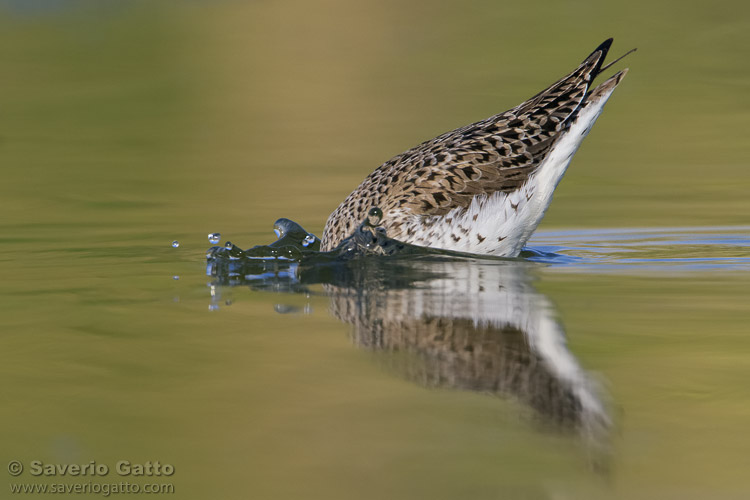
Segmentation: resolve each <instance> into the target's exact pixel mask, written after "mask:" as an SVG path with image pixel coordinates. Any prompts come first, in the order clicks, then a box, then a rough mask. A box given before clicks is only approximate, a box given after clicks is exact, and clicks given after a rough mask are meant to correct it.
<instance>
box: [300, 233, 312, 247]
mask: <svg viewBox="0 0 750 500" xmlns="http://www.w3.org/2000/svg"><path fill="white" fill-rule="evenodd" d="M313 243H315V235H314V234H308V235H307V236H305V239H304V240H302V246H303V247H309V246H310V245H312V244H313Z"/></svg>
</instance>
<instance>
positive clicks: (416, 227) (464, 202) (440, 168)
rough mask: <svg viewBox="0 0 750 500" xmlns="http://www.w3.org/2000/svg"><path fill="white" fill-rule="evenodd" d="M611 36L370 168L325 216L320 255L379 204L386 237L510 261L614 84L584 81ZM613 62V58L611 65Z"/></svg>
mask: <svg viewBox="0 0 750 500" xmlns="http://www.w3.org/2000/svg"><path fill="white" fill-rule="evenodd" d="M611 44H612V39H609V40H607V41H605V42H604V43H602V44H601V45H600V46H599V47H598V48H597V49H596V50H595V51H594V52H593V53H592V54H591V55H590V56H588V57H587V58H586V59H585V60H584V61H583V62H582V63H581V64H580V66H578V67H577V68H576V69H575V70H574V71H573V72H572V73H570V74H569V75H567V76H565V77H563V78H562V79H561V80H559V81H558V82H556V83H555V84H553V85H552V86H550V87H549V88H547V89H546V90H544V91H542V92H540V93H539V94H537V95H536V96H534V97H532V98H531V99H529V100H528V101H526V102H524V103H522V104H520V105H518V106H516V107H515V108H513V109H511V110H509V111H506V112H504V113H500V114H498V115H495V116H492V117H490V118H487V119H486V120H483V121H480V122H477V123H474V124H471V125H467V126H465V127H462V128H459V129H457V130H454V131H451V132H447V133H445V134H443V135H440V136H438V137H436V138H435V139H432V140H429V141H426V142H424V143H422V144H420V145H419V146H416V147H415V148H413V149H410V150H409V151H406V152H405V153H402V154H400V155H398V156H396V157H394V158H393V159H391V160H389V161H388V162H386V163H384V164H383V165H381V166H380V167H378V168H377V169H376V170H375V171H374V172H373V173H372V174H370V175H369V176H368V177H367V178H366V179H365V180H364V181H363V182H362V184H360V185H359V187H357V189H355V190H354V192H352V193H351V194H350V195H349V196H348V197H347V198H346V199H345V200H344V201H343V202H342V203H341V205H339V207H338V208H337V209H336V210H335V211H334V212H333V213H332V214H331V215H330V217H329V218H328V221H327V223H326V227H325V231H324V234H323V239H322V246H321V248H322V250H324V251H325V250H331V249H333V248H335V247H336V246H337V245H338V244H339V243H340V242H341V241H342V240H343V239H344V238H345V237H347V236H349V235H350V234H352V232H353V231H354V230H355V228H356V226H357V224H359V223H360V222H361V221H362V220H364V218H365V214H367V212H368V211H369V210H370V209H371V208H373V207H379V208H380V209H382V211H383V215H384V217H383V221H382V224H383V226H384V227H385V230H386V232H387V234H388V236H389V237H391V238H395V239H397V240H399V241H403V242H406V243H412V244H415V245H421V246H430V247H435V248H442V249H448V250H456V251H462V252H470V253H481V254H492V255H498V256H517V255H518V253H519V252H520V251H521V248H522V247H523V245H524V244H525V243H526V241H527V240H528V239H529V237H530V236H531V233H532V232H533V231H534V230H535V229H536V227H537V225H538V224H539V222H540V221H541V219H542V216H543V215H544V212H545V211H546V210H547V207H548V206H549V204H550V202H551V201H552V192H553V191H554V189H555V187H556V186H557V184H558V183H559V182H560V179H561V177H562V175H563V174H564V173H565V169H566V168H567V166H568V164H569V163H570V160H571V158H572V157H573V155H574V154H575V152H576V150H577V149H578V146H579V145H580V143H581V141H582V140H583V138H584V137H585V136H586V134H588V132H589V130H590V129H591V127H592V126H593V125H594V122H595V121H596V119H597V118H598V116H599V114H600V113H601V112H602V108H603V107H604V104H605V103H606V102H607V100H608V99H609V96H610V95H611V94H612V92H613V91H614V89H615V87H616V86H617V84H619V83H620V81H621V80H622V78H623V76H624V75H625V73H626V72H627V70H623V71H621V72H619V73H617V74H615V75H614V76H613V77H611V78H610V79H608V80H606V81H605V82H603V83H602V84H600V85H599V86H597V87H595V88H593V89H592V88H591V87H592V84H593V81H594V78H596V76H597V75H598V74H599V73H600V72H601V71H603V70H604V69H606V68H607V67H609V65H607V66H606V67H602V64H603V63H604V58H605V57H606V55H607V51H608V50H609V47H610V45H611ZM615 62H616V61H615Z"/></svg>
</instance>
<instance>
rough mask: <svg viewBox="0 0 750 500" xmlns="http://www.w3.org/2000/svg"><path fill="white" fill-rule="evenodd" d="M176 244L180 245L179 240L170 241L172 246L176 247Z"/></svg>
mask: <svg viewBox="0 0 750 500" xmlns="http://www.w3.org/2000/svg"><path fill="white" fill-rule="evenodd" d="M178 246H180V242H179V241H177V240H174V241H173V242H172V248H177V247H178Z"/></svg>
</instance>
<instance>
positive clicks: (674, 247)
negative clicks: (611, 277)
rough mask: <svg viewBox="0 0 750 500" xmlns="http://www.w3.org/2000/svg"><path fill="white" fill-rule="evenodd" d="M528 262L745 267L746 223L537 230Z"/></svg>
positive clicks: (749, 258) (749, 231)
mask: <svg viewBox="0 0 750 500" xmlns="http://www.w3.org/2000/svg"><path fill="white" fill-rule="evenodd" d="M529 250H531V252H532V255H531V256H530V257H529V260H533V261H536V262H544V263H547V264H551V265H552V266H554V267H561V268H574V269H583V270H588V271H594V272H596V271H607V270H628V271H637V270H647V271H659V270H662V271H705V270H721V269H725V270H750V227H697V228H658V229H657V228H654V229H595V230H573V231H541V232H538V233H536V234H535V235H534V236H533V237H532V239H531V241H530V242H529Z"/></svg>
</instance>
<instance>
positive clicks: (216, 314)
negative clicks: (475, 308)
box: [0, 0, 750, 499]
mask: <svg viewBox="0 0 750 500" xmlns="http://www.w3.org/2000/svg"><path fill="white" fill-rule="evenodd" d="M748 18H750V8H748V6H747V5H746V4H745V3H742V2H729V3H727V4H726V6H725V7H720V6H719V5H717V4H716V3H715V2H696V1H689V2H662V3H654V2H627V3H623V4H622V5H621V6H617V7H616V6H604V5H601V4H599V3H594V2H591V3H588V2H578V3H575V4H566V5H564V4H563V3H562V2H560V3H558V4H554V5H542V4H539V5H536V4H530V3H523V2H521V3H519V2H515V3H507V4H505V3H499V2H489V1H487V2H410V3H409V4H408V5H403V3H402V2H386V3H377V4H376V3H353V2H343V1H340V2H339V1H330V2H315V3H311V2H297V1H294V2H287V3H282V2H278V3H271V2H258V3H250V2H229V1H226V2H198V1H196V2H185V3H184V4H183V5H181V6H177V5H173V6H170V7H167V6H166V5H164V6H162V7H156V6H153V5H150V4H149V3H145V2H144V3H137V2H91V3H81V2H66V1H50V2H36V1H34V2H22V1H10V0H3V1H0V33H2V35H0V40H1V43H0V64H2V77H0V169H2V174H3V175H2V182H0V209H2V213H3V214H4V216H3V218H2V222H0V225H1V227H0V229H1V230H2V235H1V236H0V241H2V245H0V266H2V275H3V278H4V279H3V281H2V287H1V288H0V293H1V294H2V295H1V298H2V300H1V301H0V317H1V318H2V320H1V323H0V324H1V325H2V329H1V331H0V374H1V377H0V402H1V403H2V404H0V424H1V425H0V459H1V460H2V464H3V466H2V471H0V476H2V477H3V481H2V482H3V483H6V484H3V485H2V490H0V491H3V493H0V498H10V497H12V496H13V495H12V494H11V493H10V489H9V485H12V484H17V483H34V484H46V483H56V482H62V483H66V484H74V483H88V482H91V481H93V482H100V483H115V482H120V481H121V480H123V479H127V480H130V481H131V482H133V483H137V484H139V485H142V484H145V483H147V482H148V483H157V484H162V483H170V484H172V485H173V486H174V488H175V492H174V493H173V494H164V495H163V497H164V498H187V499H192V498H195V499H203V498H227V499H230V498H325V499H336V498H342V499H344V498H346V499H349V498H368V499H369V498H372V499H380V498H404V499H407V498H408V499H413V498H433V499H441V498H446V499H448V498H451V499H452V498H478V499H479V498H482V499H484V498H488V499H489V498H638V499H640V498H660V499H661V498H680V499H683V498H745V497H747V496H748V494H750V479H748V475H747V457H748V453H749V452H750V437H748V433H747V422H748V420H749V419H750V389H748V385H747V380H748V377H749V376H750V362H749V361H750V337H749V336H748V334H749V333H750V329H749V328H748V324H749V323H750V306H748V304H750V270H748V268H749V266H748V262H747V259H748V258H749V257H750V252H749V251H748V248H750V247H749V246H748V236H747V235H748V233H749V232H750V230H748V229H747V226H748V224H750V215H748V214H750V196H748V195H749V194H750V154H749V153H750V152H749V148H748V143H747V138H746V136H747V123H748V121H749V120H748V119H749V118H750V97H748V96H750V92H748V91H749V90H750V89H749V88H748V87H749V86H750V66H748V65H747V61H746V59H747V57H746V52H747V50H746V48H747V47H748V46H750V29H749V28H750V26H748V22H747V19H748ZM608 36H614V37H615V48H614V49H613V50H614V54H618V53H621V52H624V51H625V50H627V49H629V48H631V47H633V46H637V47H638V49H639V51H638V52H637V53H636V54H633V55H631V56H628V58H627V59H626V60H624V61H622V62H621V63H619V64H618V66H628V67H630V68H631V73H630V74H628V76H627V78H626V80H625V81H624V82H623V84H622V85H621V86H620V88H618V90H617V91H616V93H615V94H614V96H613V97H612V99H611V101H610V103H609V104H608V106H607V109H606V110H605V112H604V114H603V116H602V117H601V119H600V120H599V122H598V123H597V125H596V127H595V129H594V131H593V132H592V133H591V135H590V136H589V137H588V138H587V140H586V141H585V142H584V145H583V147H582V148H581V150H580V151H579V152H578V154H577V155H576V158H575V159H574V161H573V163H572V165H571V168H570V171H569V172H568V173H567V174H566V177H565V179H564V180H563V182H562V183H561V184H560V186H559V188H558V191H557V193H556V195H555V200H554V202H553V204H552V206H551V209H550V211H549V212H548V215H547V217H546V218H545V221H544V223H543V225H542V227H541V228H540V229H541V231H542V232H541V233H540V235H539V237H538V238H537V239H535V240H534V241H535V242H536V243H532V246H533V244H536V245H538V246H540V247H544V248H547V247H550V248H552V247H554V249H553V251H556V252H559V254H560V255H563V256H566V257H572V258H573V261H572V263H571V261H568V260H565V259H558V260H554V259H553V260H552V262H551V263H549V262H547V263H542V264H540V263H537V264H535V265H533V266H531V268H530V269H529V270H528V272H527V271H524V273H525V274H524V275H523V278H522V279H521V281H522V282H523V283H524V286H528V287H531V288H533V290H534V292H533V293H532V295H534V296H535V297H536V296H537V295H538V296H539V297H541V299H540V300H543V301H545V303H549V304H550V307H551V308H552V310H551V312H550V314H551V316H552V317H554V318H556V321H557V322H558V323H559V325H560V327H561V328H562V329H563V330H564V335H565V337H566V338H567V350H568V351H569V353H570V354H571V355H572V356H573V357H574V359H575V360H576V362H577V363H578V364H579V365H580V367H581V368H582V369H583V370H584V371H585V373H586V374H587V377H588V378H590V379H591V380H594V381H596V383H597V385H598V386H599V387H600V390H599V392H598V394H599V395H600V397H601V399H602V401H603V403H604V404H605V406H606V407H607V409H608V410H607V411H608V414H609V416H610V418H611V420H612V429H611V432H610V433H609V435H608V437H607V438H606V439H603V440H601V441H598V442H597V443H594V444H592V443H591V442H589V441H588V440H587V439H584V438H582V437H581V436H580V435H578V434H577V433H575V432H566V431H564V430H560V429H556V428H550V426H549V425H547V424H546V423H545V422H544V421H542V422H540V421H539V418H538V417H536V416H534V415H533V412H532V411H531V410H530V409H529V408H528V406H527V405H525V404H524V403H523V401H522V400H519V398H517V397H516V398H514V397H498V396H497V395H493V394H485V393H483V392H476V391H471V390H459V389H455V388H450V387H446V385H449V384H443V385H441V384H425V383H420V380H417V379H415V377H414V372H415V370H416V372H419V370H417V369H414V370H411V371H410V367H411V365H410V364H409V363H410V362H411V361H410V359H409V358H408V357H407V358H406V359H395V360H394V356H395V357H397V358H398V354H395V355H394V354H392V353H386V352H383V351H380V350H378V349H364V348H362V346H361V345H359V344H358V343H357V341H353V340H352V326H351V325H350V324H347V323H346V322H345V321H342V315H341V314H338V315H337V314H331V313H329V309H331V310H332V312H335V310H336V307H337V306H336V304H337V302H336V296H335V294H334V295H331V292H330V290H329V289H328V290H326V289H324V288H323V287H321V286H317V285H316V286H313V287H312V291H313V292H314V293H312V294H311V295H310V296H309V297H306V296H305V295H304V294H293V295H292V294H282V293H271V292H265V291H258V290H251V289H250V288H248V287H234V288H224V289H221V290H220V291H219V292H220V293H221V294H222V297H221V300H218V299H217V298H216V297H214V298H212V297H211V295H210V288H209V287H207V283H208V282H209V281H211V278H209V277H207V276H206V275H205V249H206V248H207V247H208V246H210V245H209V243H208V241H207V240H206V234H207V233H209V232H212V231H220V232H221V233H222V234H223V235H224V238H225V239H226V238H230V239H232V241H235V242H237V243H238V244H241V245H242V246H243V247H248V246H251V245H253V244H256V243H267V242H269V241H270V240H271V239H272V237H269V236H271V233H270V228H271V226H272V224H273V221H274V220H276V219H277V218H278V217H289V218H292V219H294V220H296V221H298V222H300V223H301V224H302V225H303V226H304V227H305V228H306V229H308V230H311V231H313V232H315V233H316V234H320V233H321V230H322V227H323V224H324V222H325V219H326V217H327V215H328V214H329V213H330V211H331V210H333V209H334V208H335V206H336V205H337V204H338V203H339V201H340V200H341V199H343V197H344V196H346V194H348V192H349V191H350V190H351V189H352V188H353V187H354V186H356V185H357V184H358V183H359V182H360V181H361V179H362V178H363V177H364V176H365V175H367V173H369V172H370V171H371V170H372V169H373V168H375V167H376V166H377V165H379V164H380V163H381V162H382V161H384V160H387V159H388V158H389V157H390V156H392V155H394V154H396V153H398V152H400V151H403V150H405V149H407V148H409V147H411V146H413V145H415V144H417V143H419V142H421V141H422V140H425V139H428V138H430V137H433V136H435V135H437V134H439V133H441V132H444V131H446V130H449V129H452V128H455V127H458V126H461V125H464V124H466V123H469V122H472V121H475V120H478V119H481V118H485V117H486V116H489V115H490V114H493V113H495V112H498V111H502V110H505V109H507V108H510V107H512V106H514V105H516V104H518V103H519V102H521V101H522V100H523V99H525V98H528V97H530V96H531V95H533V94H534V93H536V92H537V91H539V90H541V89H542V88H544V87H545V86H546V85H548V84H549V83H551V82H553V81H554V80H555V79H557V78H558V77H560V76H562V75H563V74H565V73H566V72H567V71H569V70H570V69H571V68H572V67H574V66H575V65H576V64H577V63H578V62H579V61H580V60H581V59H583V58H584V57H585V56H586V55H587V54H588V53H589V52H590V51H591V50H592V49H593V48H594V47H596V45H597V44H599V43H600V42H601V41H602V40H604V39H605V38H607V37H608ZM696 226H701V227H704V228H709V229H707V230H701V231H698V230H696V231H694V232H693V231H692V230H691V229H689V228H691V227H696ZM665 227H670V228H675V227H678V228H683V229H681V230H680V231H682V233H681V234H683V233H684V234H687V235H688V236H685V237H684V238H683V237H681V238H673V237H671V236H669V235H674V234H675V232H674V230H671V229H670V230H666V229H665V230H663V234H664V235H667V236H665V237H662V230H661V229H660V228H665ZM595 228H608V229H618V228H647V229H648V231H646V232H643V233H638V234H639V235H640V236H638V237H633V238H630V239H629V240H628V241H629V242H630V243H632V245H630V246H628V245H623V244H622V242H618V238H617V237H616V235H617V234H619V233H617V232H614V233H613V232H612V231H607V232H596V231H591V230H593V229H595ZM684 228H688V229H684ZM712 228H713V229H712ZM561 229H586V230H587V231H588V232H586V233H585V234H586V235H587V237H586V238H587V239H586V241H585V242H583V243H582V240H581V238H580V236H579V235H576V234H577V233H571V232H562V233H555V232H554V231H557V230H561ZM649 231H650V232H649ZM693 233H695V235H697V236H695V237H692V236H690V235H692V234H693ZM592 234H594V235H596V234H600V235H601V238H602V239H603V240H605V241H603V242H602V245H599V246H596V245H593V246H592V244H591V238H590V236H591V235H592ZM613 234H614V235H615V236H613ZM706 234H708V235H712V234H716V235H720V236H718V237H717V239H716V240H712V239H711V238H710V237H708V236H706ZM571 235H572V236H571ZM727 235H729V236H727ZM638 238H641V239H638ZM633 239H637V240H638V241H637V242H635V243H634V242H633V241H632V240H633ZM173 240H178V241H179V242H180V246H179V247H178V248H172V246H171V242H172V241H173ZM665 242H666V243H665ZM691 242H693V243H691ZM696 242H697V243H696ZM633 245H634V246H633ZM630 254H633V255H634V256H635V257H637V259H636V260H635V261H627V262H625V261H626V260H627V255H630ZM592 255H596V256H597V257H596V259H593V262H592V261H590V260H586V259H591V258H592V257H591V256H592ZM579 257H580V258H581V259H584V260H583V261H581V262H579V263H578V264H576V262H577V261H575V258H579ZM688 258H692V259H697V261H698V264H695V261H692V262H693V263H692V264H690V265H684V264H685V262H683V261H682V260H681V259H688ZM597 259H601V262H599V261H597ZM722 259H728V260H722ZM639 260H640V261H641V262H639ZM579 264H580V265H579ZM610 264H612V265H610ZM480 267H481V266H480ZM461 276H462V275H461ZM461 276H460V275H456V276H454V278H455V279H454V281H455V280H458V279H460V278H461ZM173 277H179V279H173ZM467 281H468V280H467ZM407 295H408V293H407ZM227 302H228V303H229V304H227ZM212 305H218V306H219V309H218V310H213V311H210V310H209V306H212ZM339 305H341V304H339ZM355 305H356V301H355ZM465 305H466V306H467V308H468V307H469V306H470V305H471V303H470V302H469V303H466V304H465ZM277 310H291V311H293V312H294V313H293V314H279V313H277V312H276V311H277ZM386 316H387V315H386ZM410 373H411V376H410V375H409V374H410ZM422 382H424V381H422ZM425 385H427V387H425ZM521 399H522V398H521ZM13 460H17V461H19V462H20V463H21V464H22V465H23V467H24V471H23V472H22V473H21V474H20V475H19V476H17V477H14V476H11V475H10V473H9V472H6V470H5V469H6V467H5V464H6V463H9V462H11V461H13ZM34 460H38V461H42V462H43V463H45V464H87V463H89V462H90V461H92V460H93V461H96V462H97V463H100V464H106V465H108V466H109V468H110V472H109V474H108V475H106V476H103V477H92V476H78V477H76V476H70V475H68V476H64V477H60V476H56V477H38V476H34V475H32V473H31V472H32V470H31V463H32V461H34ZM121 460H128V461H130V462H132V463H146V462H148V461H151V462H155V461H160V462H161V463H169V464H171V465H173V466H174V469H175V472H174V474H172V475H171V476H168V477H164V476H145V477H133V476H126V477H122V476H119V475H118V474H116V473H115V472H114V468H115V464H116V463H117V462H118V461H121ZM16 496H18V497H23V496H26V497H31V498H33V497H35V496H34V495H16ZM62 496H65V495H62ZM70 496H74V497H75V496H76V495H73V494H71V495H70ZM91 496H101V495H93V494H92V495H91ZM128 496H130V495H128ZM144 496H146V495H144ZM148 496H149V497H159V495H148ZM39 497H40V498H42V497H44V495H39Z"/></svg>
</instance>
